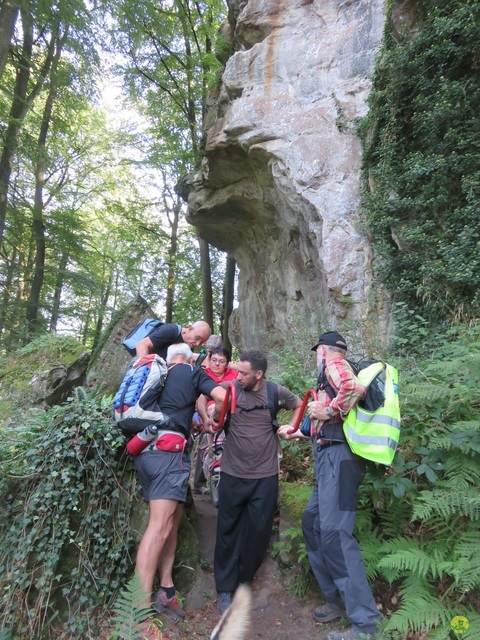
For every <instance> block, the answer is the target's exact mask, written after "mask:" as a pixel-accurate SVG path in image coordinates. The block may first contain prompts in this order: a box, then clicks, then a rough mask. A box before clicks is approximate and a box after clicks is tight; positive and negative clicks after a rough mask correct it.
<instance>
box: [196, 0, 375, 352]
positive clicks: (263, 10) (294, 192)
mask: <svg viewBox="0 0 480 640" xmlns="http://www.w3.org/2000/svg"><path fill="white" fill-rule="evenodd" d="M385 4H386V3H385V1H384V0H346V1H339V0H249V1H248V2H246V1H245V0H242V1H237V2H234V1H231V2H230V15H231V25H230V26H231V31H232V33H233V36H232V37H233V40H234V46H235V48H236V52H235V53H234V55H233V56H231V57H230V58H229V60H228V62H227V64H226V67H225V70H224V73H223V76H222V80H221V85H220V88H219V93H218V99H217V101H216V103H215V106H214V109H213V110H211V111H210V113H209V116H208V118H207V124H208V131H207V132H206V153H205V158H204V161H203V164H202V166H201V169H200V171H199V172H198V173H197V174H196V175H195V176H191V177H190V180H189V184H188V190H189V194H188V205H189V214H188V215H189V220H190V221H191V222H192V223H193V224H194V225H195V226H196V227H198V229H199V231H200V234H201V236H202V237H203V238H205V239H206V240H208V241H209V242H210V243H211V244H213V245H215V246H217V247H219V248H220V249H222V250H224V251H226V252H228V253H229V254H230V255H231V256H233V257H234V258H235V259H236V261H237V264H238V266H239V284H238V296H237V297H238V308H237V310H236V311H235V313H234V317H233V321H232V326H231V330H230V334H231V339H232V342H233V343H234V344H236V345H237V346H239V347H241V348H243V347H260V348H263V349H268V350H270V349H274V348H277V347H278V346H282V345H283V344H284V342H285V339H286V337H287V336H289V335H291V334H292V332H293V331H295V327H296V326H298V324H299V323H301V324H302V325H303V327H306V328H307V330H308V331H309V332H310V333H312V334H315V333H316V332H317V331H318V330H320V329H322V330H323V329H326V328H329V327H342V326H345V327H346V326H348V325H349V324H350V325H355V326H357V327H358V326H360V325H361V326H362V332H363V334H362V336H361V340H362V341H364V342H365V341H367V342H368V341H369V335H368V334H369V328H370V330H371V331H372V333H378V328H379V325H380V326H382V325H384V324H385V320H386V317H387V311H386V302H385V300H384V296H383V295H382V293H381V292H379V291H375V290H374V288H373V287H372V272H371V264H372V250H371V248H370V244H369V242H368V239H367V237H366V235H365V232H364V229H363V226H362V220H361V216H360V173H361V166H360V165H361V144H360V140H359V138H358V135H357V126H358V123H359V121H360V119H361V118H362V117H363V116H364V115H365V114H366V111H367V105H366V98H367V96H368V93H369V90H370V87H371V81H370V77H371V75H372V73H373V71H374V66H375V60H376V56H377V53H378V51H379V47H380V44H381V38H382V33H383V26H384V19H385V16H384V12H385ZM360 321H361V322H360ZM382 333H385V332H384V331H382ZM359 339H360V338H359Z"/></svg>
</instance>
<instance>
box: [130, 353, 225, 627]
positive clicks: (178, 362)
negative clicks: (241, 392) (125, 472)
mask: <svg viewBox="0 0 480 640" xmlns="http://www.w3.org/2000/svg"><path fill="white" fill-rule="evenodd" d="M191 359H192V352H191V349H190V347H189V346H188V345H186V344H178V345H171V346H170V347H169V348H168V351H167V366H168V375H167V379H166V381H165V386H164V388H163V390H162V392H161V396H160V398H159V406H160V409H161V410H162V412H163V413H164V414H165V415H166V416H168V417H169V418H170V423H169V424H168V426H167V428H166V429H162V430H161V431H159V432H158V437H157V439H156V440H154V441H153V442H152V443H151V444H149V445H148V446H147V447H146V448H145V449H144V450H143V451H142V452H141V453H140V454H139V455H138V456H135V458H134V464H135V469H136V471H137V473H138V476H139V478H140V482H141V485H142V489H143V494H144V497H145V499H146V500H147V501H148V503H149V507H150V515H149V520H148V526H147V529H146V531H145V533H144V535H143V537H142V539H141V541H140V545H139V547H138V552H137V562H136V569H137V573H138V575H139V576H140V580H141V581H142V584H143V586H144V588H145V593H146V594H148V602H146V603H145V605H146V606H147V607H149V606H150V595H151V593H152V589H153V583H154V579H155V574H156V572H157V569H158V573H159V578H160V589H159V591H158V593H157V594H156V595H155V598H154V601H153V603H152V606H153V607H154V608H155V609H156V610H157V611H159V612H164V613H167V614H168V615H170V616H172V617H174V618H176V619H181V618H183V617H184V616H185V614H184V611H183V609H182V607H181V605H180V602H179V600H178V598H177V596H176V593H175V587H174V585H173V579H172V569H173V564H174V560H175V549H176V546H177V531H178V525H179V524H180V520H181V517H182V507H183V503H184V502H185V499H186V496H187V489H188V478H189V474H190V456H189V452H188V447H187V443H188V437H189V435H190V427H191V423H192V417H193V413H194V411H195V403H196V400H197V398H198V397H199V396H200V395H201V394H206V395H207V396H209V397H211V398H212V399H213V400H215V402H216V408H218V410H219V411H220V410H221V406H222V402H223V400H224V398H225V394H226V392H225V389H223V388H222V387H220V386H218V384H217V383H216V382H214V380H212V378H210V377H209V376H208V375H207V374H206V373H205V372H204V371H203V370H202V369H201V368H200V367H192V365H191V364H190V362H191ZM203 418H204V419H206V418H207V416H206V415H205V416H203Z"/></svg>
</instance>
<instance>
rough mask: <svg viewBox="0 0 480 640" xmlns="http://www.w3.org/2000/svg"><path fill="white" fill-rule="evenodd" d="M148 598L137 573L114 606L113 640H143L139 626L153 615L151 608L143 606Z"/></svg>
mask: <svg viewBox="0 0 480 640" xmlns="http://www.w3.org/2000/svg"><path fill="white" fill-rule="evenodd" d="M148 595H149V594H148ZM146 598H147V594H146V593H145V588H144V586H143V584H142V582H141V580H140V576H139V575H138V573H137V572H136V571H135V573H134V574H133V577H132V578H131V579H130V580H129V581H128V582H127V584H126V585H125V588H124V589H122V591H121V592H120V595H119V596H118V598H117V599H116V600H115V603H114V605H113V613H114V624H115V629H114V631H113V632H112V634H111V640H119V639H120V640H143V637H144V636H143V634H142V633H141V631H140V629H139V625H140V623H141V622H143V621H144V620H145V619H146V618H148V617H150V616H151V614H152V610H151V609H150V608H149V607H144V606H142V602H145V600H146Z"/></svg>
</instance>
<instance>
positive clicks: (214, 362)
mask: <svg viewBox="0 0 480 640" xmlns="http://www.w3.org/2000/svg"><path fill="white" fill-rule="evenodd" d="M210 362H211V363H212V364H227V361H226V360H217V358H212V359H211V360H210Z"/></svg>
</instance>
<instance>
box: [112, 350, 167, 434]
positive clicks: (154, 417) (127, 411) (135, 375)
mask: <svg viewBox="0 0 480 640" xmlns="http://www.w3.org/2000/svg"><path fill="white" fill-rule="evenodd" d="M167 373H168V369H167V365H166V363H165V360H164V359H163V358H160V356H157V355H155V354H149V355H146V356H143V357H142V358H140V359H139V360H137V361H136V362H134V363H133V365H132V366H131V367H130V368H129V369H128V371H127V373H126V374H125V376H124V378H123V380H122V383H121V385H120V387H119V389H118V391H117V393H116V395H115V398H114V400H113V415H114V418H115V422H116V423H117V426H118V427H120V429H121V430H122V431H123V433H124V434H125V435H135V434H136V433H139V432H140V431H143V429H145V427H147V426H148V425H151V424H153V425H156V426H158V427H162V428H164V427H165V426H166V425H167V424H168V418H167V416H165V414H164V413H163V412H162V411H161V409H160V407H159V404H158V403H159V399H160V394H161V391H162V389H163V387H164V385H165V380H166V378H167Z"/></svg>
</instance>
